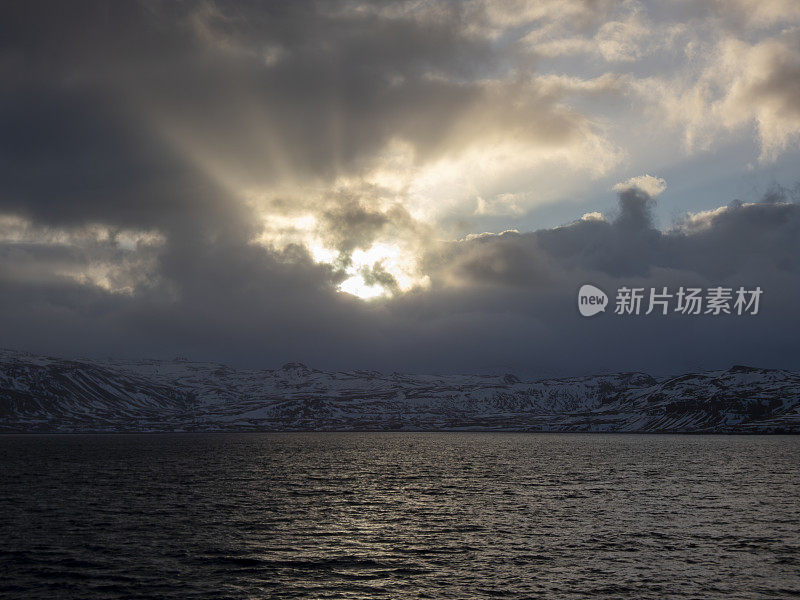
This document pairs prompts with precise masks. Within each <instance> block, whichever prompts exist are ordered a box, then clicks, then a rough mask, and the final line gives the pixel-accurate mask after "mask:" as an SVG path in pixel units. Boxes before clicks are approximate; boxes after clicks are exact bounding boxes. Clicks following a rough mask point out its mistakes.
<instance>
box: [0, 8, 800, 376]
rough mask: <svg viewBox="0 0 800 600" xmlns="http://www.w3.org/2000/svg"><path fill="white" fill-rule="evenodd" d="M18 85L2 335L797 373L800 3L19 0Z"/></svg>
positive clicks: (0, 341)
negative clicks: (632, 292) (694, 292)
mask: <svg viewBox="0 0 800 600" xmlns="http://www.w3.org/2000/svg"><path fill="white" fill-rule="evenodd" d="M0 88H1V89H2V93H0V346H2V347H5V348H11V349H17V350H24V351H30V352H36V353H43V354H51V355H59V356H67V357H88V358H101V357H105V356H113V357H118V358H144V357H153V358H171V357H173V356H175V355H183V356H187V357H189V358H191V359H195V360H209V361H216V362H223V363H227V364H231V365H233V366H238V367H243V368H273V367H277V366H280V365H281V364H282V363H284V362H287V361H302V362H305V363H307V364H309V365H311V366H313V367H317V368H321V369H356V368H359V369H377V370H382V371H413V372H436V373H450V372H470V373H484V372H485V373H494V372H506V371H513V372H516V373H520V374H523V375H538V376H562V375H583V374H589V373H600V372H616V371H635V370H641V371H647V372H650V373H653V374H672V373H680V372H686V371H692V370H708V369H719V368H727V367H730V366H731V365H733V364H750V365H756V366H764V367H776V368H790V369H800V348H799V347H798V344H797V342H796V332H797V331H798V328H799V327H800V316H798V314H797V311H798V306H800V303H799V302H798V299H800V296H799V294H800V205H799V204H798V199H800V185H798V183H797V182H798V181H800V177H798V166H800V4H798V3H797V2H796V1H794V0H730V1H725V2H722V1H712V0H691V1H690V0H673V1H671V2H645V1H625V0H623V1H620V2H609V1H605V0H567V1H560V0H559V1H554V0H553V1H549V0H542V1H538V2H515V1H509V2H492V1H488V0H484V1H478V0H474V1H473V0H470V1H466V2H448V1H430V2H423V1H408V2H379V3H367V2H357V1H336V0H333V1H330V2H307V1H303V0H300V1H292V2H266V3H265V2H246V1H239V2H213V1H204V2H192V1H187V2H181V3H177V2H158V1H141V2H124V3H121V2H119V3H109V2H85V1H78V2H69V3H63V2H37V1H32V2H31V1H25V2H21V1H20V2H13V1H12V2H10V3H8V4H7V5H6V8H5V10H4V18H3V19H2V22H0ZM586 283H591V284H593V285H596V286H597V287H598V288H600V289H602V290H604V291H605V292H606V293H607V295H608V297H609V301H608V302H609V304H608V308H607V310H605V311H603V312H601V313H599V314H597V315H595V316H592V317H589V318H587V317H583V316H582V315H581V314H580V313H579V311H578V304H577V303H578V299H577V293H578V289H579V288H580V287H581V286H582V285H583V284H586ZM623 287H627V288H637V289H638V288H641V289H643V290H644V294H645V295H647V294H648V293H649V292H650V290H651V289H656V290H663V288H664V287H666V288H667V289H668V292H669V293H674V292H677V290H679V289H680V288H681V287H684V288H689V287H692V288H699V289H701V290H703V293H704V294H706V293H707V290H709V289H712V288H717V287H723V288H726V289H727V288H730V289H731V290H732V293H734V295H735V293H736V291H737V290H738V289H739V288H742V289H745V290H747V291H749V290H754V289H756V288H760V289H761V290H762V294H761V296H760V306H759V310H758V312H757V314H741V315H739V314H736V311H735V310H733V311H732V312H733V314H720V315H714V314H710V313H709V314H706V313H705V312H703V313H701V314H699V315H690V314H684V313H681V312H680V311H678V310H674V308H673V306H670V307H669V310H668V314H666V315H663V314H659V312H658V311H655V312H653V313H652V314H649V315H645V314H640V315H636V314H616V312H615V299H616V296H617V292H618V290H619V289H620V288H623ZM673 299H674V300H676V301H677V298H673ZM646 304H647V297H645V305H646ZM731 307H733V304H731ZM642 312H645V311H644V310H643V311H642Z"/></svg>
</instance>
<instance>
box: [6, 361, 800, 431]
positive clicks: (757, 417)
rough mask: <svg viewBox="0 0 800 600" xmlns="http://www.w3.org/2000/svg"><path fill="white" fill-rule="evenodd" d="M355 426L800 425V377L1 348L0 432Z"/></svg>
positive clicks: (750, 371)
mask: <svg viewBox="0 0 800 600" xmlns="http://www.w3.org/2000/svg"><path fill="white" fill-rule="evenodd" d="M354 430H381V431H383V430H407V431H413V430H425V431H451V430H452V431H463V430H479V431H595V432H687V433H776V432H781V433H783V432H785V433H800V374H798V373H795V372H792V371H786V370H781V369H764V368H758V367H749V366H745V365H734V366H732V367H731V368H730V369H727V370H721V371H719V370H718V371H708V372H701V373H686V374H682V375H678V376H673V377H661V378H655V377H652V376H650V375H648V374H646V373H641V372H624V373H615V374H608V375H589V376H578V377H561V378H555V377H549V378H541V379H530V380H523V379H521V378H520V377H518V376H516V375H514V374H512V373H505V374H503V375H414V374H405V373H396V372H394V373H390V374H384V373H379V372H377V371H361V370H354V371H335V372H329V371H321V370H318V369H313V368H310V367H308V366H307V365H305V364H302V363H298V362H290V363H286V364H285V365H283V366H282V367H280V368H278V369H264V370H260V371H256V370H237V369H233V368H231V367H229V366H226V365H222V364H218V363H205V362H192V361H189V360H187V359H185V358H181V359H179V360H178V359H176V360H172V361H163V360H154V359H147V360H138V361H125V360H111V359H109V360H104V361H98V360H85V359H81V360H72V359H59V358H50V357H44V356H39V355H34V354H30V353H23V352H15V351H9V350H5V351H0V432H3V433H12V432H17V433H27V432H127V431H130V432H136V431H354Z"/></svg>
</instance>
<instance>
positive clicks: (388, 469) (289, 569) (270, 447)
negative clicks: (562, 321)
mask: <svg viewBox="0 0 800 600" xmlns="http://www.w3.org/2000/svg"><path fill="white" fill-rule="evenodd" d="M0 519H1V520H0V523H2V537H1V538H0V597H3V598H48V599H50V598H208V599H218V598H458V599H467V598H511V599H513V598H636V599H643V598H693V599H694V598H724V599H735V598H789V597H793V596H795V597H797V596H800V436H797V437H784V436H680V435H664V436H661V435H602V434H585V435H581V434H576V435H570V434H519V435H517V434H495V433H342V434H339V433H310V434H161V435H159V434H153V435H52V436H47V435H28V436H0Z"/></svg>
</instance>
